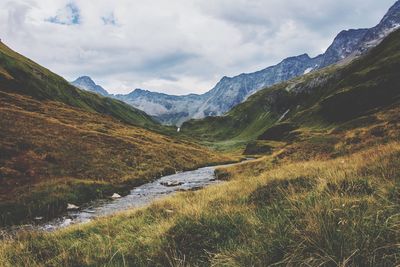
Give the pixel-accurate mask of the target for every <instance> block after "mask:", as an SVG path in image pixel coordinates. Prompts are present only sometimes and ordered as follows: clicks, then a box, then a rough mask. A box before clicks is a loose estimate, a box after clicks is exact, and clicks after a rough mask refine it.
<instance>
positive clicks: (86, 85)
mask: <svg viewBox="0 0 400 267" xmlns="http://www.w3.org/2000/svg"><path fill="white" fill-rule="evenodd" d="M71 84H72V85H75V86H76V87H78V88H80V89H83V90H86V91H89V92H93V93H96V94H100V95H102V96H109V94H108V92H107V91H106V90H105V89H104V88H103V87H101V86H100V85H97V84H96V83H95V82H94V81H93V80H92V79H91V78H90V77H88V76H82V77H79V78H78V79H76V80H75V81H73V82H71Z"/></svg>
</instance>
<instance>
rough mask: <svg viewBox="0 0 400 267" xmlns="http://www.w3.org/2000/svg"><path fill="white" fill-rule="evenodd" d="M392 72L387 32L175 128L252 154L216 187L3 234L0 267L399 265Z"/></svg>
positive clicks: (396, 102)
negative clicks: (66, 224) (58, 225)
mask: <svg viewBox="0 0 400 267" xmlns="http://www.w3.org/2000/svg"><path fill="white" fill-rule="evenodd" d="M399 69H400V32H395V33H392V34H391V35H390V36H389V37H388V38H386V39H385V40H384V41H383V42H382V43H381V44H380V45H378V46H377V47H376V48H373V49H371V50H370V51H369V52H368V53H367V54H366V55H365V56H363V57H360V58H358V59H356V60H354V61H352V62H351V63H350V64H346V65H336V66H331V67H329V68H327V69H323V70H318V71H315V72H313V73H310V74H308V75H306V76H303V77H299V78H296V79H294V80H291V81H286V82H284V83H282V84H278V85H274V86H272V87H270V88H266V89H263V90H261V91H259V92H257V93H255V94H254V95H252V96H250V97H249V98H248V99H247V100H246V101H245V102H243V103H242V104H239V105H238V106H236V107H235V108H234V109H233V110H232V111H230V112H228V113H227V114H226V115H225V116H223V117H208V118H205V119H202V120H197V121H190V122H187V123H185V124H184V125H183V128H182V129H183V131H185V128H188V129H186V130H190V128H189V126H191V125H192V126H194V125H195V124H198V125H199V123H200V122H209V123H212V122H213V121H217V122H219V123H220V125H218V124H217V123H215V124H214V125H212V127H209V128H204V131H203V133H202V135H209V137H211V135H213V134H215V133H216V132H219V133H221V134H224V135H225V140H224V142H225V145H227V144H229V143H235V142H237V141H238V140H237V139H236V137H237V136H238V135H242V137H245V136H244V134H245V135H248V137H249V136H250V134H252V135H253V138H254V139H253V141H251V142H250V143H249V144H248V145H247V146H246V150H245V153H246V154H257V155H259V156H260V157H258V158H257V159H254V160H249V161H246V162H242V163H240V164H235V165H233V166H232V165H231V166H223V167H218V168H217V169H216V172H215V173H216V179H220V180H221V181H220V183H219V184H218V185H215V186H209V187H206V188H203V189H201V190H197V191H196V192H180V193H178V194H174V195H173V196H170V197H167V198H164V199H159V200H157V201H155V202H153V203H152V204H150V205H146V207H142V208H139V209H136V208H135V209H132V210H129V211H128V212H121V213H118V214H115V215H113V216H105V217H101V218H98V219H96V220H93V221H92V222H91V223H86V224H80V225H76V226H73V227H70V228H68V229H65V230H61V231H54V232H52V233H50V234H45V233H42V232H36V231H35V232H33V233H31V232H29V231H24V232H22V233H18V235H16V237H13V236H12V237H8V236H7V235H6V236H5V238H2V239H0V255H2V257H0V265H1V266H204V267H206V266H354V267H355V266H399V263H400V250H399V243H400V235H399V222H400V220H399V214H400V87H399V85H400V76H399V74H398V72H399ZM0 108H2V106H0ZM268 118H269V119H268ZM189 124H191V125H189ZM265 124H268V125H269V126H266V125H265ZM208 125H209V124H207V123H203V126H204V127H207V126H208ZM198 130H200V128H198ZM1 134H2V132H1V131H0V135H1ZM181 134H182V133H181ZM188 134H196V135H197V134H199V136H201V135H200V132H197V133H195V132H193V131H188ZM228 136H232V137H233V138H229V137H228ZM214 137H216V136H214ZM220 137H222V136H220ZM2 140H3V139H2V138H0V142H1V141H2ZM99 143H100V142H99ZM213 144H214V143H213ZM149 149H151V147H150V146H149ZM83 151H84V150H83ZM160 153H164V151H161V152H160ZM261 155H262V157H261ZM107 156H108V155H107ZM185 156H187V155H184V156H183V158H185ZM252 157H254V156H252ZM120 162H121V160H117V161H116V162H113V163H114V164H118V163H120ZM145 167H146V166H145ZM151 167H152V166H151ZM147 169H149V168H147ZM115 170H116V171H118V170H119V169H118V168H116V169H115ZM143 170H146V168H143ZM1 188H2V187H0V190H1ZM145 190H146V189H145V188H144V189H143V190H141V191H140V192H138V193H139V194H141V195H144V196H146V191H145ZM59 191H60V190H59ZM1 196H2V195H1V194H0V197H1ZM1 214H2V213H0V215H1Z"/></svg>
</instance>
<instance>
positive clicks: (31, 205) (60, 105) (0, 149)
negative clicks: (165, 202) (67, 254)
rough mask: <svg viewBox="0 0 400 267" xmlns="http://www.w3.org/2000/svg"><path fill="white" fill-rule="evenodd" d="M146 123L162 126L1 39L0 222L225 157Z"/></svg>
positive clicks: (53, 210) (43, 212)
mask: <svg viewBox="0 0 400 267" xmlns="http://www.w3.org/2000/svg"><path fill="white" fill-rule="evenodd" d="M138 126H140V127H141V128H139V127H138ZM142 127H143V128H142ZM145 128H147V129H154V130H157V131H164V130H165V131H167V132H168V129H167V128H163V127H162V126H160V125H159V124H158V123H156V122H154V121H153V120H152V119H151V118H150V117H149V116H148V115H146V114H145V113H143V112H141V111H139V110H136V109H134V108H132V107H130V106H128V105H126V104H123V103H122V102H119V101H116V100H112V99H109V98H104V97H101V96H99V95H96V94H92V93H89V92H85V91H82V90H79V89H77V88H75V87H73V86H71V85H69V83H68V82H66V81H65V80H64V79H62V78H61V77H59V76H57V75H56V74H54V73H51V72H50V71H49V70H47V69H45V68H43V67H41V66H39V65H37V64H36V63H34V62H32V61H30V60H29V59H27V58H25V57H23V56H21V55H19V54H17V53H15V52H13V51H12V50H10V49H9V48H7V47H6V46H5V45H4V44H1V43H0V129H1V131H0V225H2V224H12V223H17V222H20V221H23V220H26V219H31V218H33V217H35V216H44V217H51V216H53V215H56V214H58V213H60V212H62V211H64V210H65V209H66V205H67V203H68V202H69V203H75V204H78V205H80V204H82V203H84V202H87V201H89V200H92V199H95V198H99V197H107V196H109V195H110V194H112V193H113V192H120V193H121V194H123V193H124V192H126V191H127V190H128V188H131V187H133V186H135V185H139V184H143V183H145V182H148V181H150V180H153V179H155V178H156V177H159V176H161V175H164V174H170V173H173V172H175V171H177V170H184V169H193V168H196V167H199V166H204V165H207V164H212V163H217V162H226V161H229V160H230V158H228V157H226V156H223V155H222V156H220V155H217V154H215V153H213V152H211V151H209V150H207V149H205V148H203V147H200V146H198V145H195V144H192V143H189V142H187V141H184V140H177V139H173V138H171V137H167V136H164V135H160V134H156V133H154V132H151V131H149V130H145Z"/></svg>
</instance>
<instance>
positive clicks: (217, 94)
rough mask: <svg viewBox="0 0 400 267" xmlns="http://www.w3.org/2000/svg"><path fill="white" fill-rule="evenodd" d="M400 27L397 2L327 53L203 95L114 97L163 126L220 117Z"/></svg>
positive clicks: (227, 81) (225, 82)
mask: <svg viewBox="0 0 400 267" xmlns="http://www.w3.org/2000/svg"><path fill="white" fill-rule="evenodd" d="M399 26H400V1H397V2H396V3H395V4H394V5H393V6H392V7H391V8H390V9H389V11H388V12H387V14H386V15H385V16H384V18H383V19H382V20H381V21H380V23H378V24H377V25H376V26H375V27H373V28H370V29H352V30H346V31H342V32H340V33H339V34H338V35H337V36H336V38H335V39H334V41H333V43H332V44H331V45H330V46H329V47H328V49H327V50H326V52H325V53H324V54H321V55H319V56H316V57H314V58H311V57H309V56H308V55H307V54H304V55H299V56H295V57H289V58H287V59H284V60H283V61H282V62H280V63H279V64H277V65H274V66H271V67H268V68H265V69H263V70H260V71H257V72H254V73H247V74H246V73H243V74H240V75H238V76H234V77H223V78H222V79H221V80H220V81H219V82H218V83H217V84H216V85H215V87H214V88H212V89H211V90H210V91H208V92H207V93H205V94H202V95H191V96H167V95H165V94H162V95H160V94H158V93H154V92H148V91H146V94H138V93H135V92H133V93H131V94H130V95H125V96H124V95H119V96H118V97H117V98H118V99H121V100H123V101H125V102H127V103H129V104H131V105H133V106H134V107H137V108H139V109H142V110H144V111H145V112H147V113H149V114H151V115H153V116H155V118H157V119H158V120H159V121H161V122H163V123H166V124H177V125H180V124H181V123H182V122H183V121H185V120H188V119H190V118H204V117H206V116H218V115H222V114H224V113H226V112H227V111H229V110H230V109H231V108H232V107H234V106H236V105H237V104H239V103H242V102H243V101H244V100H246V99H247V98H248V97H249V96H250V95H252V94H254V93H255V92H257V91H259V90H261V89H263V88H265V87H269V86H272V85H275V84H278V83H281V82H284V81H288V80H290V79H293V78H296V77H299V76H301V75H304V74H307V73H309V72H313V71H316V70H319V69H322V68H325V67H327V66H331V65H333V64H336V63H343V64H345V63H347V62H348V61H350V60H352V59H354V58H356V57H358V56H360V55H362V54H364V53H366V52H367V51H368V50H369V49H370V48H372V47H375V46H376V45H378V44H379V43H380V42H381V41H382V40H383V39H384V38H385V37H386V36H387V35H388V34H390V33H391V32H393V31H394V30H396V29H397V28H398V27H399ZM170 97H171V98H173V100H171V99H169V98H170Z"/></svg>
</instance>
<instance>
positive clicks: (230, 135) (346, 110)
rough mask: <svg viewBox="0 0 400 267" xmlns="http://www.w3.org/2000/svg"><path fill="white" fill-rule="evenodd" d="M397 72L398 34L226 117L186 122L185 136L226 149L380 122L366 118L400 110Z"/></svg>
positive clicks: (262, 95) (277, 88)
mask: <svg viewBox="0 0 400 267" xmlns="http://www.w3.org/2000/svg"><path fill="white" fill-rule="evenodd" d="M399 68H400V30H398V31H396V32H394V33H392V34H390V36H389V37H387V38H386V39H385V40H384V41H383V42H381V43H380V44H379V45H378V46H377V47H375V48H373V49H371V50H369V51H368V53H366V55H365V56H363V57H360V58H358V59H357V60H354V61H352V62H350V63H349V64H346V65H343V66H341V65H335V66H331V67H328V68H324V69H321V70H318V71H315V72H313V73H311V74H309V75H304V76H301V77H297V78H295V79H292V80H290V81H286V82H282V83H279V84H276V85H273V86H271V87H268V88H264V89H262V90H260V91H258V92H257V93H255V94H253V95H252V96H250V97H249V98H248V99H247V100H246V101H244V102H243V103H241V104H239V105H237V106H235V107H234V108H233V109H232V110H230V111H229V112H227V113H226V114H224V116H213V117H206V118H203V119H192V120H190V121H187V122H185V123H184V124H183V125H182V126H181V133H183V134H187V135H189V136H192V137H196V138H198V139H200V140H202V141H207V142H216V141H217V142H220V144H222V145H224V146H225V147H226V146H229V145H230V144H235V143H236V144H244V145H245V144H248V143H249V142H252V141H254V140H264V139H268V138H266V136H269V138H270V137H271V136H274V137H273V139H268V140H275V141H279V140H280V139H279V138H283V137H285V135H287V136H286V137H288V139H290V138H295V136H296V134H298V133H296V132H292V131H293V130H294V128H297V127H303V126H304V127H309V126H310V125H312V127H316V128H317V129H320V128H322V127H324V125H325V126H326V125H329V126H332V125H339V124H341V123H345V122H349V121H351V120H353V119H355V118H359V123H365V124H371V123H376V122H377V121H379V120H378V119H366V116H368V115H371V114H373V113H374V112H377V111H379V112H385V110H386V109H392V108H398V107H399V103H400V87H399V86H398V85H399V83H400V76H399V75H398V70H399ZM372 117H373V116H372ZM361 118H363V119H361ZM288 122H290V124H288ZM394 122H395V120H393V123H394ZM353 125H358V124H357V123H348V124H347V126H346V127H351V126H353ZM293 126H295V127H294V128H293ZM344 129H347V128H344ZM289 133H290V134H291V135H289ZM300 138H302V137H300ZM228 140H229V142H226V141H228ZM214 144H215V143H214Z"/></svg>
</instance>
